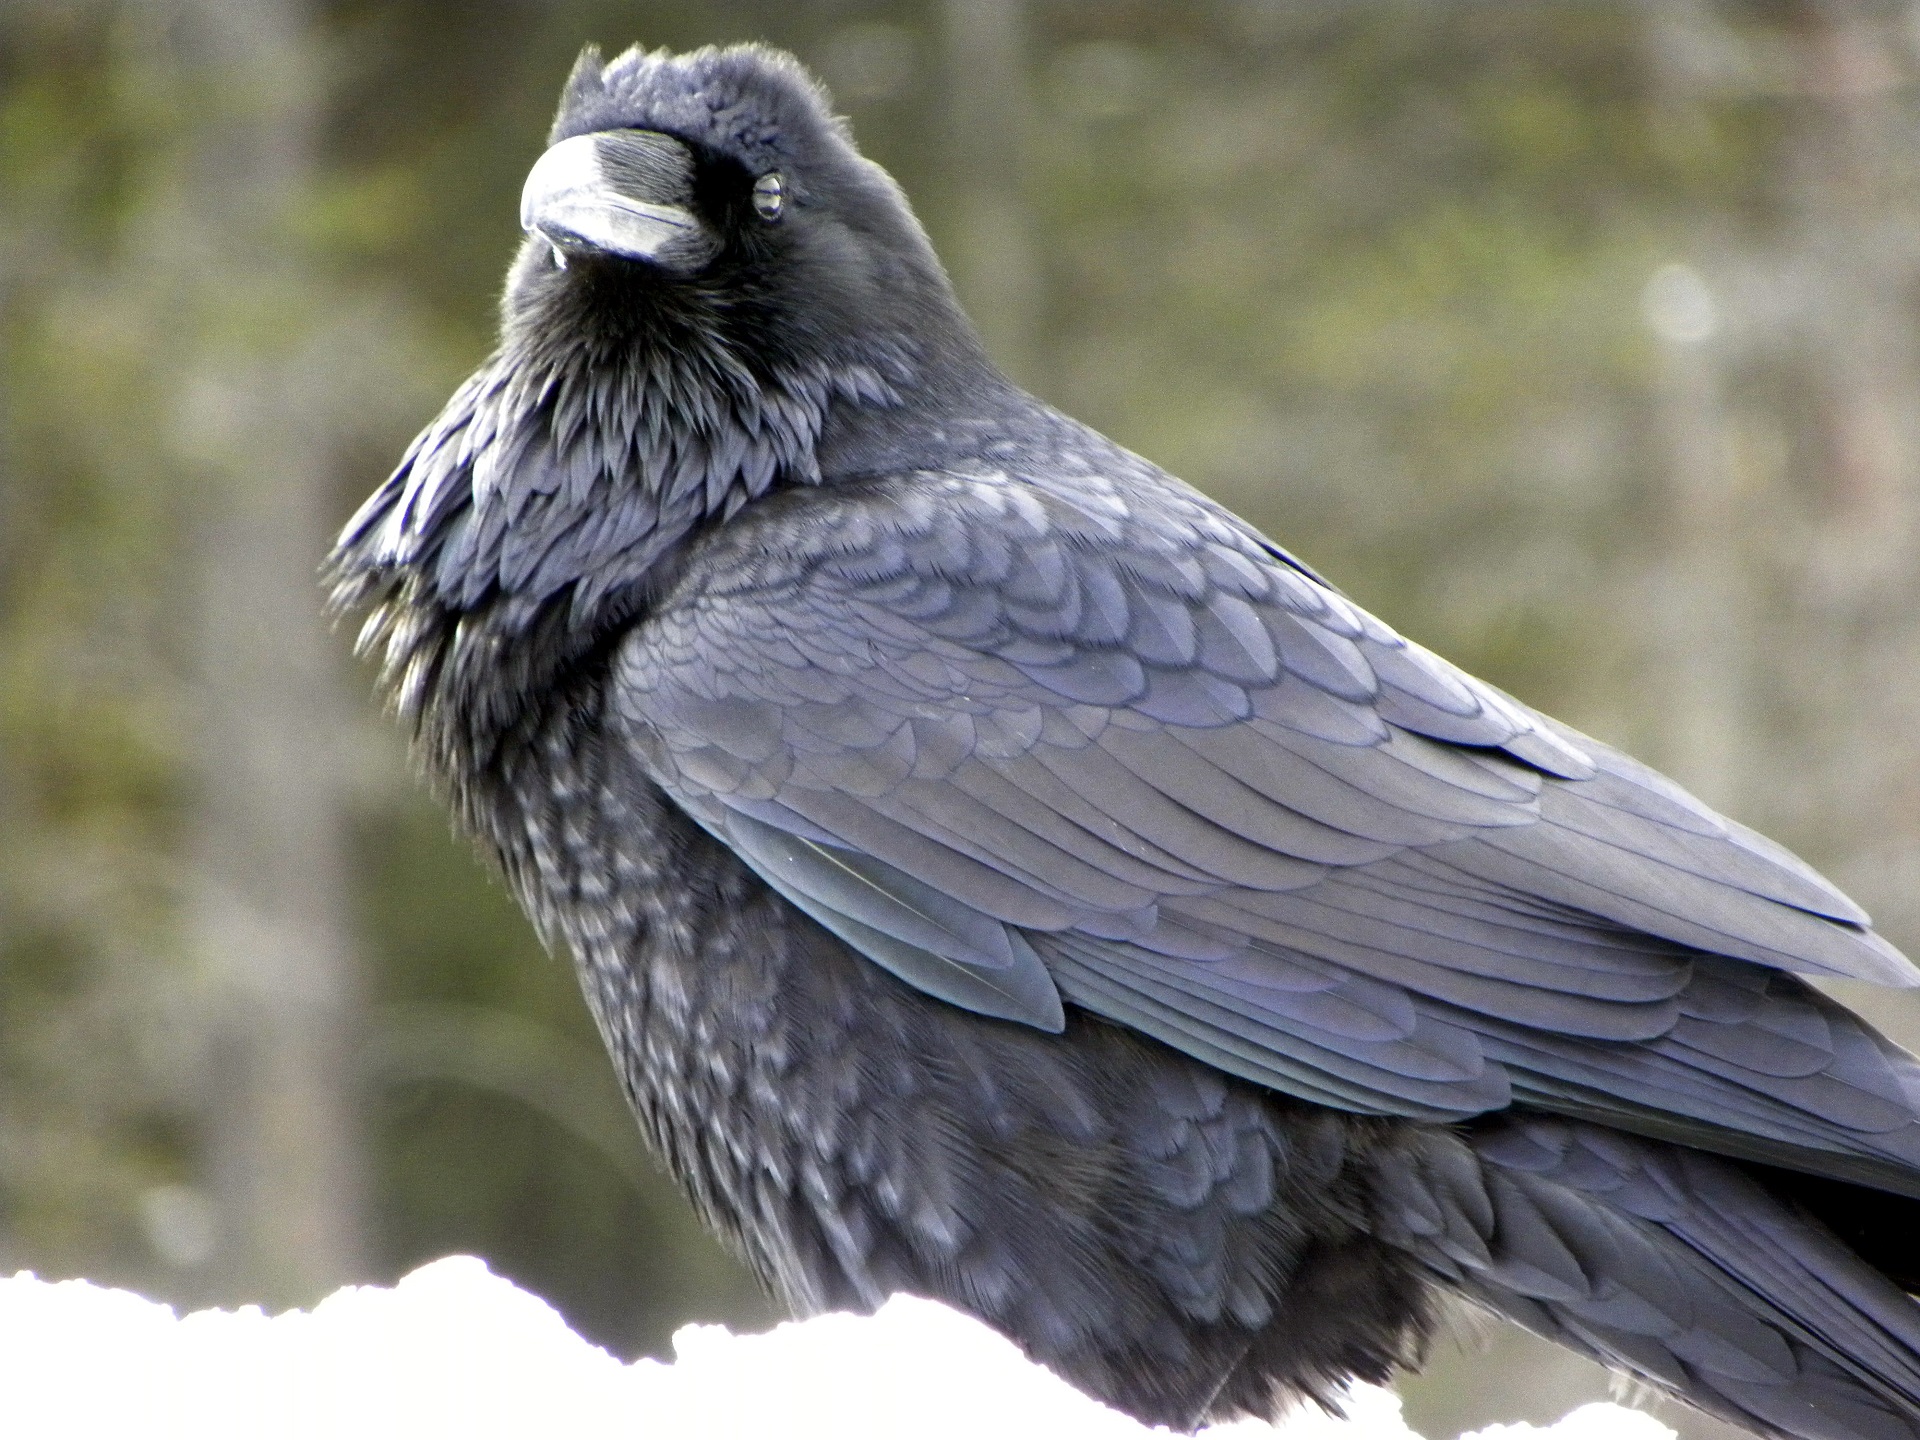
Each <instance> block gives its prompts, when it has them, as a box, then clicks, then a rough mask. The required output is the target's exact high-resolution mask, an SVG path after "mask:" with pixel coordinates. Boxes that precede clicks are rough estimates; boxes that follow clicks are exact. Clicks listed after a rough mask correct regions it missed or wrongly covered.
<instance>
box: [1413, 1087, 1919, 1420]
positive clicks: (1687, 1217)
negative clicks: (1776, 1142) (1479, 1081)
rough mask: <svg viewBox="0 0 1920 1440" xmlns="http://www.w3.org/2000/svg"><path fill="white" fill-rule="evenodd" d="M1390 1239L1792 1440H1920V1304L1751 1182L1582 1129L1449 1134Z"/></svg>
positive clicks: (1688, 1396)
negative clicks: (1792, 1438)
mask: <svg viewBox="0 0 1920 1440" xmlns="http://www.w3.org/2000/svg"><path fill="white" fill-rule="evenodd" d="M1377 1193H1378V1194H1379V1196H1380V1206H1381V1209H1380V1212H1379V1214H1378V1216H1377V1223H1378V1224H1379V1226H1380V1232H1379V1233H1380V1234H1381V1236H1382V1238H1385V1239H1388V1240H1390V1241H1391V1242H1393V1243H1395V1244H1397V1245H1399V1246H1401V1247H1402V1248H1405V1249H1408V1250H1411V1251H1413V1252H1414V1253H1415V1254H1417V1255H1419V1256H1420V1257H1421V1259H1422V1260H1423V1261H1424V1262H1425V1263H1426V1264H1427V1266H1428V1268H1429V1269H1430V1270H1432V1271H1433V1272H1434V1273H1435V1274H1436V1275H1437V1276H1438V1277H1440V1278H1441V1279H1443V1280H1445V1281H1447V1282H1450V1283H1451V1284H1452V1285H1453V1286H1454V1287H1455V1288H1457V1289H1458V1290H1459V1291H1461V1292H1462V1293H1464V1294H1465V1295H1467V1296H1468V1297H1469V1298H1471V1299H1473V1300H1476V1301H1478V1302H1479V1303H1480V1304H1482V1305H1485V1306H1486V1307H1488V1308H1490V1309H1492V1310H1494V1311H1496V1312H1497V1313H1499V1314H1502V1315H1505V1316H1507V1317H1508V1318H1509V1319H1512V1320H1514V1321H1517V1322H1518V1323H1519V1324H1521V1325H1523V1326H1525V1327H1527V1328H1528V1329H1530V1330H1533V1331H1535V1332H1537V1333H1539V1334H1541V1335H1543V1336H1545V1337H1546V1338H1548V1339H1551V1340H1556V1341H1559V1342H1560V1343H1562V1344H1565V1345H1568V1346H1571V1347H1572V1348H1574V1349H1576V1350H1580V1351H1583V1352H1585V1353H1586V1354H1589V1355H1591V1356H1593V1357H1594V1358H1596V1359H1598V1360H1600V1361H1601V1362H1603V1363H1605V1364H1608V1365H1611V1366H1613V1367H1615V1368H1618V1369H1622V1370H1626V1371H1629V1372H1631V1373H1633V1374H1635V1375H1638V1376H1640V1377H1641V1378H1643V1379H1645V1380H1648V1381H1651V1382H1652V1383H1654V1384H1655V1385H1658V1386H1659V1387H1661V1388H1663V1389H1665V1390H1668V1391H1670V1392H1672V1393H1674V1394H1675V1395H1678V1396H1679V1397H1680V1398H1682V1399H1685V1400H1688V1401H1690V1402H1691V1403H1693V1404H1694V1405H1696V1406H1698V1407H1699V1408H1701V1409H1703V1410H1706V1411H1708V1412H1710V1413H1712V1414H1716V1415H1719V1416H1720V1417H1722V1418H1724V1419H1727V1420H1730V1421H1732V1422H1733V1423H1734V1424H1737V1425H1741V1426H1744V1427H1746V1428H1748V1429H1752V1430H1757V1431H1759V1432H1760V1433H1762V1434H1767V1435H1776V1436H1782V1437H1794V1440H1920V1305H1917V1304H1916V1303H1915V1302H1914V1300H1913V1299H1912V1298H1911V1297H1909V1296H1908V1295H1907V1294H1905V1293H1904V1292H1903V1291H1901V1290H1900V1288H1899V1287H1898V1286H1896V1285H1895V1284H1894V1283H1893V1282H1892V1281H1890V1280H1889V1279H1887V1278H1886V1276H1884V1275H1882V1274H1881V1273H1880V1272H1879V1271H1877V1270H1875V1269H1873V1268H1872V1267H1871V1266H1869V1265H1868V1264H1867V1263H1866V1262H1865V1261H1863V1260H1862V1259H1861V1258H1860V1257H1859V1256H1858V1255H1856V1254H1855V1253H1854V1252H1853V1251H1851V1250H1849V1249H1848V1248H1847V1247H1846V1246H1844V1245H1842V1244H1841V1243H1840V1242H1839V1241H1838V1240H1836V1239H1835V1238H1834V1237H1833V1236H1832V1235H1831V1234H1830V1233H1829V1232H1828V1231H1826V1230H1825V1229H1824V1228H1822V1227H1821V1226H1820V1225H1819V1224H1818V1223H1817V1222H1815V1221H1813V1220H1811V1219H1809V1218H1807V1216H1806V1215H1805V1213H1804V1212H1802V1211H1800V1210H1798V1209H1796V1208H1794V1207H1792V1206H1790V1205H1788V1204H1786V1203H1783V1202H1782V1201H1780V1200H1777V1199H1776V1198H1774V1197H1773V1196H1772V1195H1770V1194H1769V1193H1768V1192H1767V1191H1766V1190H1765V1189H1764V1188H1762V1186H1761V1185H1760V1184H1759V1183H1758V1182H1757V1181H1755V1180H1754V1179H1752V1178H1751V1177H1749V1176H1748V1175H1747V1174H1745V1173H1744V1172H1743V1171H1741V1170H1740V1169H1739V1168H1738V1167H1737V1166H1736V1165H1734V1164H1732V1163H1730V1162H1727V1161H1725V1160H1721V1159H1718V1158H1716V1157H1713V1156H1710V1155H1704V1154H1701V1153H1699V1152H1696V1151H1691V1150H1686V1149H1682V1148H1678V1147H1674V1146H1669V1145H1663V1144H1661V1143H1659V1142H1657V1141H1649V1140H1642V1139H1639V1138H1637V1137H1632V1136H1627V1135H1623V1134H1621V1133H1619V1132H1617V1131H1612V1130H1607V1129H1603V1128H1601V1127H1599V1126H1593V1125H1586V1124H1581V1123H1578V1122H1567V1121H1559V1120H1548V1119H1536V1118H1532V1117H1524V1116H1521V1117H1513V1116H1509V1117H1507V1118H1504V1119H1502V1120H1501V1121H1498V1122H1495V1123H1491V1124H1488V1125H1486V1126H1484V1127H1477V1128H1475V1129H1472V1130H1468V1131H1464V1132H1442V1131H1431V1132H1428V1133H1427V1134H1426V1135H1424V1136H1423V1137H1422V1138H1421V1140H1420V1142H1419V1143H1418V1144H1417V1145H1416V1146H1414V1147H1411V1148H1408V1149H1403V1150H1398V1151H1397V1152H1395V1153H1394V1154H1393V1155H1392V1157H1391V1158H1390V1159H1388V1160H1385V1161H1383V1162H1382V1173H1381V1186H1380V1189H1379V1191H1378V1192H1377Z"/></svg>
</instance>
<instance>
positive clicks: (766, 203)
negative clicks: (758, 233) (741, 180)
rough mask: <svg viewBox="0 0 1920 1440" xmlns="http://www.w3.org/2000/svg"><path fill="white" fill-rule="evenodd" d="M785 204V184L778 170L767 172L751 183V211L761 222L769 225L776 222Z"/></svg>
mask: <svg viewBox="0 0 1920 1440" xmlns="http://www.w3.org/2000/svg"><path fill="white" fill-rule="evenodd" d="M786 203H787V182H786V181H785V180H783V179H781V178H780V172H779V171H778V170H769V171H768V172H767V173H766V174H764V175H762V176H761V177H760V178H759V179H758V180H756V181H754V182H753V209H754V213H755V214H756V215H758V216H759V217H760V218H761V219H762V220H765V221H767V222H768V223H769V224H771V223H772V222H773V221H775V220H778V219H779V218H780V212H781V210H783V209H784V208H785V207H786Z"/></svg>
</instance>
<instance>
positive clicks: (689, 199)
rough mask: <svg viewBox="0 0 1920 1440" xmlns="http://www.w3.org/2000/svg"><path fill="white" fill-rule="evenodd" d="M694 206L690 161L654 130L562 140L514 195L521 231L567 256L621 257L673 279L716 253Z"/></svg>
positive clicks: (564, 258)
mask: <svg viewBox="0 0 1920 1440" xmlns="http://www.w3.org/2000/svg"><path fill="white" fill-rule="evenodd" d="M692 205H693V153H692V152H691V151H690V150H688V149H687V147H686V146H685V145H683V144H681V143H680V142H679V141H678V140H676V139H674V138H673V137H672V136H671V135H661V134H658V133H656V132H654V131H652V130H600V131H596V132H594V133H593V134H590V135H575V136H574V137H573V138H572V139H569V140H562V141H561V142H560V143H559V144H558V145H555V146H554V147H553V148H552V149H551V150H549V151H547V153H546V154H544V155H542V156H541V157H540V158H539V159H538V160H537V161H535V162H534V166H533V169H532V170H531V171H530V172H529V173H528V175H527V183H526V188H525V189H523V190H522V191H521V192H520V228H521V229H523V230H525V231H526V232H527V233H528V234H529V235H538V236H539V237H540V238H541V239H542V240H545V241H546V242H547V243H548V244H549V245H551V246H552V247H553V255H554V259H555V260H556V261H557V262H559V263H560V264H561V265H563V266H564V265H565V264H566V263H567V259H568V257H569V256H572V255H583V254H602V255H619V256H623V257H624V258H626V259H628V260H645V261H647V262H649V263H651V264H654V265H658V266H661V267H662V268H664V269H668V270H672V271H676V272H678V273H682V274H685V273H690V272H692V271H695V270H698V269H699V268H700V267H701V266H703V265H705V264H706V263H707V261H709V260H711V259H712V258H713V257H714V255H715V254H716V253H717V252H718V251H719V249H720V242H719V240H718V239H717V238H716V237H715V236H714V234H713V232H712V231H710V230H708V229H707V228H706V226H704V225H702V224H701V223H700V220H699V217H698V216H696V215H695V214H694V212H693V209H692Z"/></svg>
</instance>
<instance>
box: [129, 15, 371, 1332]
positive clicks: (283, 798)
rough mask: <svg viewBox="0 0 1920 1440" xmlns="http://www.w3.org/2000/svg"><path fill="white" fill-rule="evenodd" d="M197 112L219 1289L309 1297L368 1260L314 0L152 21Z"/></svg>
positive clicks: (192, 352) (201, 810) (184, 167)
mask: <svg viewBox="0 0 1920 1440" xmlns="http://www.w3.org/2000/svg"><path fill="white" fill-rule="evenodd" d="M158 38H159V40H160V42H161V44H162V46H163V49H164V53H165V55H166V58H167V60H168V61H169V62H170V63H171V64H173V65H176V66H178V67H179V74H178V77H177V78H178V80H179V82H180V83H179V86H178V93H179V94H181V95H182V96H184V97H187V99H188V101H189V103H191V104H192V105H194V106H195V111H194V114H193V119H192V122H191V124H190V127H189V130H188V133H187V136H186V141H185V151H184V154H183V156H182V163H181V171H180V184H179V187H178V191H177V195H176V200H177V204H176V205H175V207H174V208H173V210H172V213H170V214H168V215H166V216H165V217H164V219H163V222H162V225H161V227H159V228H160V230H161V234H160V235H159V237H158V243H159V244H160V245H161V246H162V247H163V253H164V254H165V255H166V256H167V259H168V262H169V278H170V280H171V283H172V284H173V286H174V287H175V289H174V293H173V294H172V296H171V297H170V299H171V302H172V305H173V307H174V313H175V314H177V315H178V316H179V317H180V319H181V322H182V327H183V331H184V333H183V335H182V342H181V349H180V352H179V354H178V357H177V360H178V370H177V374H178V379H179V390H178V403H179V406H180V409H179V421H178V423H179V431H180V434H181V435H182V436H183V437H185V436H190V437H191V444H192V445H193V447H194V450H195V453H193V454H191V455H188V456H187V457H186V459H187V461H188V463H189V464H190V465H192V466H193V468H194V469H195V470H196V471H197V472H198V475H199V481H200V483H199V485H198V488H197V490H196V501H197V513H196V514H195V515H194V517H193V518H194V524H193V534H194V536H195V537H196V540H197V547H196V550H195V553H194V554H193V555H192V556H191V557H190V560H191V563H192V564H193V565H194V567H195V569H196V570H197V578H198V594H197V602H196V603H197V609H198V617H199V620H198V646H199V679H200V683H201V684H202V686H203V687H204V688H203V691H202V693H201V695H200V697H199V698H200V704H199V705H198V707H197V714H198V716H199V718H200V721H201V724H202V726H203V729H202V732H201V734H200V736H199V737H198V738H199V755H200V761H201V765H200V783H199V787H198V789H199V804H198V807H197V810H196V812H195V815H194V825H195V832H196V833H195V835H194V839H193V843H192V859H193V862H194V866H195V872H196V873H195V876H194V891H195V893H194V894H193V896H192V916H193V929H194V932H195V933H194V937H193V938H194V940H195V941H196V943H197V950H198V953H199V955H200V956H201V957H202V960H203V963H204V965H205V967H206V970H205V978H206V980H207V982H208V983H207V985H206V994H207V995H208V997H209V1003H210V1005H211V1007H212V1008H211V1013H210V1014H209V1015H208V1016H207V1017H206V1019H207V1023H208V1025H209V1027H210V1035H209V1037H208V1044H207V1048H206V1052H205V1053H206V1056H207V1061H206V1070H205V1081H206V1084H207V1087H208V1088H207V1091H206V1095H205V1103H206V1107H207V1112H206V1113H207V1126H208V1129H207V1136H208V1142H209V1143H208V1150H207V1156H206V1159H207V1162H208V1166H207V1170H208V1174H209V1177H210V1180H211V1184H212V1189H213V1219H214V1229H213V1234H214V1241H215V1245H216V1250H215V1254H214V1257H213V1268H214V1274H213V1275H212V1276H211V1277H210V1278H212V1280H213V1282H214V1287H215V1289H216V1291H217V1292H219V1293H222V1294H225V1295H227V1296H231V1297H235V1298H240V1297H244V1298H246V1299H251V1300H261V1301H266V1302H269V1303H275V1302H277V1303H283V1304H284V1303H293V1302H300V1301H311V1300H312V1299H314V1298H315V1297H317V1296H318V1295H320V1294H323V1293H325V1292H326V1291H328V1290H330V1289H332V1288H334V1287H336V1286H338V1285H339V1284H341V1283H343V1282H345V1281H348V1280H352V1279H357V1278H362V1277H364V1275H365V1273H366V1268H365V1267H366V1255H365V1250H366V1240H365V1224H366V1219H365V1210H366V1199H365V1189H366V1181H365V1176H364V1167H365V1160H364V1157H363V1152H362V1144H361V1136H360V1123H359V1095H358V1076H357V1071H358V1067H359V1056H358V1047H359V1041H360V1029H361V981H360V976H359V973H358V969H357V963H356V956H355V952H354V943H353V938H352V936H351V934H350V930H349V926H348V923H347V918H346V917H347V914H348V909H349V897H348V890H347V884H346V875H345V842H346V833H345V831H346V823H347V816H346V814H345V798H346V797H345V795H344V793H343V786H342V784H341V775H340V770H341V766H340V765H339V763H338V762H337V759H336V756H337V752H338V750H339V747H340V736H341V735H342V734H343V732H344V731H345V730H346V729H347V727H348V725H349V724H350V723H351V721H350V719H349V717H348V713H347V711H346V709H345V706H344V702H343V700H342V699H341V697H340V696H339V694H338V686H337V681H336V677H335V675H334V673H333V668H332V665H333V659H332V653H333V646H332V643H331V640H330V637H329V635H328V634H327V629H326V626H325V625H324V623H323V620H322V617H321V614H320V606H319V592H318V589H317V587H316V582H315V573H314V572H315V566H316V564H317V562H318V559H319V557H320V556H321V555H322V554H323V553H324V552H325V548H326V544H327V540H328V533H327V532H328V526H327V522H326V516H327V512H328V509H329V506H328V503H327V492H328V482H329V479H330V470H331V465H332V456H331V454H330V448H331V440H330V433H329V429H330V427H329V424H328V417H327V415H326V414H325V413H322V412H324V410H325V409H326V404H327V402H326V397H327V396H328V395H329V394H330V393H334V387H330V386H329V385H327V384H326V383H325V376H324V374H323V373H322V369H323V366H324V364H325V357H324V356H323V355H322V354H320V353H318V347H317V345H316V344H315V343H314V342H313V341H312V339H311V337H312V335H313V334H314V333H315V331H317V329H318V320H319V318H320V317H319V316H318V315H317V313H316V311H317V308H318V306H317V302H316V295H317V282H316V279H315V277H314V276H313V275H311V274H308V273H303V270H304V267H303V264H302V259H303V257H302V254H301V247H300V246H299V245H298V244H297V243H296V241H295V238H294V237H295V231H294V226H295V223H296V220H297V217H296V216H295V215H294V213H293V210H294V206H295V204H296V202H297V201H298V200H299V199H300V197H301V196H302V195H303V193H304V192H306V191H307V190H309V189H310V188H311V186H312V182H313V172H314V170H315V168H316V163H317V162H316V149H317V141H318V136H317V127H318V121H319V118H320V106H321V93H320V86H319V84H318V78H319V72H318V65H317V58H318V57H317V55H316V53H315V47H316V41H315V39H314V37H313V36H312V34H311V28H310V17H309V15H308V14H307V10H306V7H305V5H303V4H302V3H300V0H181V3H178V4H177V5H176V6H175V7H174V10H173V13H172V17H171V20H170V23H168V25H167V28H166V30H165V31H164V32H163V33H162V34H161V35H160V36H159V37H158Z"/></svg>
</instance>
